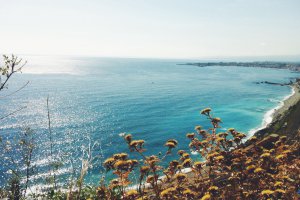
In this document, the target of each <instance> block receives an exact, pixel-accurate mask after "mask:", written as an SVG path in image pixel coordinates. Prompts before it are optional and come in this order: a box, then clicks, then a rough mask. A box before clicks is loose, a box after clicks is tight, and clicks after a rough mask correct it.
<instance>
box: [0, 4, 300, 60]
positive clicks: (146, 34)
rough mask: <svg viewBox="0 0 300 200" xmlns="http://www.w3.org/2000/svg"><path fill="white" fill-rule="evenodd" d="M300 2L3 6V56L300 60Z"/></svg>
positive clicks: (0, 37) (0, 23) (0, 19)
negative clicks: (298, 56) (10, 54)
mask: <svg viewBox="0 0 300 200" xmlns="http://www.w3.org/2000/svg"><path fill="white" fill-rule="evenodd" d="M299 9H300V0H0V53H15V54H34V55H36V54H37V55H78V56H104V57H142V58H205V57H238V56H270V55H272V56H278V55H287V56H288V55H290V56H293V55H300V12H299Z"/></svg>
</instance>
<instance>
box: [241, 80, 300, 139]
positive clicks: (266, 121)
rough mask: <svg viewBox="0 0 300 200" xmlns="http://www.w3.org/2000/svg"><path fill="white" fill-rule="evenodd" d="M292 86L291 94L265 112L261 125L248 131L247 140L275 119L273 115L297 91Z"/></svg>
mask: <svg viewBox="0 0 300 200" xmlns="http://www.w3.org/2000/svg"><path fill="white" fill-rule="evenodd" d="M291 88H292V92H291V94H289V95H287V96H285V97H284V98H283V100H281V101H279V105H277V106H276V107H275V108H272V109H271V110H269V111H268V112H266V113H265V114H264V117H263V121H262V124H261V126H259V127H257V128H253V129H251V130H250V131H249V132H248V135H247V138H246V139H245V140H247V139H248V138H250V137H252V136H253V135H254V134H255V133H256V132H257V131H260V130H262V129H264V128H266V127H267V126H268V125H269V124H270V123H271V122H272V121H273V117H274V114H275V112H276V111H277V110H278V109H280V108H282V107H283V106H284V102H285V101H286V100H287V99H289V98H290V97H292V96H293V95H294V94H295V93H296V91H295V89H294V87H292V86H291Z"/></svg>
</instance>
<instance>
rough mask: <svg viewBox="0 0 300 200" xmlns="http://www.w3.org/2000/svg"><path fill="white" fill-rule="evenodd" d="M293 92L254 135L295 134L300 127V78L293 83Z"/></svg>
mask: <svg viewBox="0 0 300 200" xmlns="http://www.w3.org/2000/svg"><path fill="white" fill-rule="evenodd" d="M291 87H292V88H293V94H292V95H291V96H289V97H288V98H286V99H285V100H284V101H283V102H282V105H279V106H278V108H276V109H274V110H273V113H272V115H271V116H272V120H271V122H270V123H269V124H267V125H266V127H265V128H262V129H260V130H258V131H257V132H256V133H255V134H254V135H255V136H258V137H263V136H265V135H268V134H271V133H276V134H279V135H281V134H287V135H288V136H292V135H294V134H295V133H296V132H298V130H299V128H300V80H299V79H298V80H297V81H296V82H295V83H294V84H292V85H291Z"/></svg>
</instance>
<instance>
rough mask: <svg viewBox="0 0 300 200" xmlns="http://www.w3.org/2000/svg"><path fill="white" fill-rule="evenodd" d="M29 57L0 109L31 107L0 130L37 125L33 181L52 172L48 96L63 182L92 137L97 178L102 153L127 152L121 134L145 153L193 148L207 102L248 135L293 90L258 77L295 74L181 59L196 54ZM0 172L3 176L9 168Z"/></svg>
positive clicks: (94, 178) (282, 78)
mask: <svg viewBox="0 0 300 200" xmlns="http://www.w3.org/2000/svg"><path fill="white" fill-rule="evenodd" d="M27 60H28V61H29V63H28V65H27V66H26V69H24V73H23V74H18V75H16V76H15V77H14V78H13V79H12V80H11V82H10V84H9V90H7V91H4V92H3V93H2V95H6V94H9V93H10V92H12V91H14V89H17V88H18V87H20V86H21V85H22V84H24V83H25V82H26V81H30V84H29V85H28V86H27V87H26V88H25V89H23V90H21V91H20V92H18V93H17V94H15V95H13V96H9V97H7V98H2V99H0V113H1V116H2V115H5V113H10V112H12V111H14V110H16V109H17V108H19V107H23V106H26V107H27V108H26V109H23V110H22V111H20V112H17V113H16V114H14V115H12V116H10V117H7V118H5V119H3V120H1V121H0V131H1V132H0V134H1V136H2V137H4V138H12V136H13V135H15V134H17V133H18V132H20V130H22V129H23V128H25V127H31V128H32V129H33V130H34V133H35V134H36V143H37V147H38V148H37V150H36V151H35V153H34V160H35V162H34V164H36V166H37V168H39V171H38V173H36V174H39V175H40V176H36V178H35V179H33V180H39V181H43V180H44V179H43V178H45V176H44V175H45V174H46V173H47V170H48V167H47V163H48V159H47V157H48V156H49V148H50V145H49V137H48V135H47V133H48V130H47V128H48V127H47V109H46V98H47V96H48V95H49V98H50V99H49V100H50V112H51V123H52V131H53V134H54V149H55V152H54V154H55V157H56V158H61V159H60V160H61V161H62V162H63V163H64V165H63V166H62V167H61V168H60V170H59V172H58V173H60V174H61V178H60V182H64V181H65V180H66V179H65V178H66V177H68V174H70V171H71V167H70V162H71V160H72V162H73V163H74V165H75V166H77V167H78V166H79V165H80V157H81V155H82V149H84V148H85V147H86V146H87V145H88V141H89V139H88V138H90V140H91V142H92V143H96V144H95V151H94V152H93V154H94V155H95V156H96V155H97V154H100V153H101V155H102V157H100V158H99V159H98V160H97V162H96V164H94V165H93V168H92V169H91V170H90V171H89V173H88V175H87V178H86V181H87V182H90V183H97V182H98V181H99V178H100V176H101V175H102V172H101V170H102V168H101V167H100V165H99V164H98V163H99V162H101V161H102V160H103V157H105V158H106V157H108V156H111V155H112V154H113V153H116V152H123V151H124V152H128V150H127V146H126V144H125V142H124V141H123V139H122V138H121V137H120V136H119V134H120V133H123V132H126V133H132V135H133V137H134V138H137V139H144V140H146V144H145V148H146V149H147V152H146V154H157V153H158V152H165V151H166V148H165V147H164V146H163V145H164V143H165V141H166V140H167V139H170V138H175V139H177V140H178V141H179V147H178V149H187V144H188V143H189V140H188V139H186V138H185V134H186V133H187V132H193V131H194V126H195V125H202V126H204V127H208V126H209V123H208V121H207V119H205V117H203V116H201V115H200V114H199V111H200V110H201V109H203V108H205V107H211V108H212V109H213V113H214V115H215V116H217V117H221V118H222V120H223V124H222V129H227V128H229V127H234V128H236V129H238V130H239V131H242V132H245V133H247V132H249V131H250V130H251V129H253V128H258V127H260V126H261V124H262V121H263V118H264V115H265V113H266V112H267V111H268V110H270V109H272V108H274V107H276V106H277V105H278V104H279V101H280V100H282V99H283V98H284V97H285V96H287V95H288V94H290V93H291V88H289V87H286V86H284V87H283V86H276V85H266V84H256V83H255V82H260V81H272V82H280V83H283V82H289V81H290V79H291V78H295V77H296V75H297V74H295V73H292V72H290V71H287V70H275V69H262V68H241V67H234V66H233V67H217V66H216V67H206V68H199V67H195V66H184V65H176V64H177V63H184V62H191V60H155V59H124V58H123V59H121V58H80V57H76V58H74V57H73V58H71V57H35V56H32V57H27ZM187 150H188V149H187ZM175 156H176V155H175ZM195 156H197V155H195ZM133 157H134V155H133ZM0 170H1V171H0V174H1V177H2V180H1V182H2V181H3V177H5V176H6V175H5V172H6V171H7V169H5V168H4V167H2V168H1V169H0ZM77 173H78V171H77ZM108 176H111V175H110V174H108Z"/></svg>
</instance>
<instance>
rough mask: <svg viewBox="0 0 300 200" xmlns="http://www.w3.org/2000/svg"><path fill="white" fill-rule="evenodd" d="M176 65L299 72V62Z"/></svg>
mask: <svg viewBox="0 0 300 200" xmlns="http://www.w3.org/2000/svg"><path fill="white" fill-rule="evenodd" d="M178 65H193V66H197V67H210V66H224V67H227V66H238V67H260V68H272V69H288V70H292V71H296V72H300V62H271V61H265V62H195V63H182V64H178Z"/></svg>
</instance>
